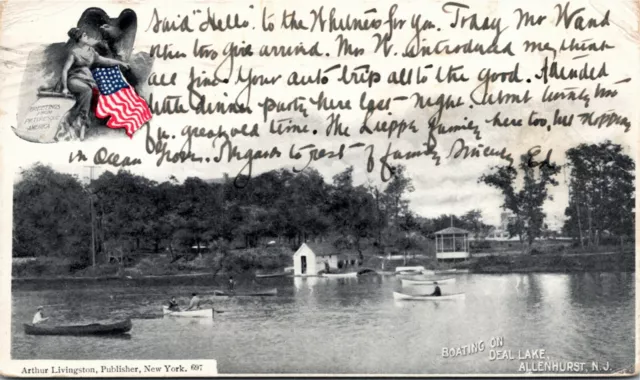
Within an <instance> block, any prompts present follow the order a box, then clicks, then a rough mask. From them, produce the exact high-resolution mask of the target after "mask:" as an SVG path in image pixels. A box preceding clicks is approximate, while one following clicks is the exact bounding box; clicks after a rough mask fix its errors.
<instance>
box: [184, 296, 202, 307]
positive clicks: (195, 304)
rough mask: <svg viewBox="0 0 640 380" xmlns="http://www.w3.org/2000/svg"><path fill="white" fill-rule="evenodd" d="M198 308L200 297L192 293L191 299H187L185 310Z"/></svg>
mask: <svg viewBox="0 0 640 380" xmlns="http://www.w3.org/2000/svg"><path fill="white" fill-rule="evenodd" d="M199 308H200V297H198V294H196V293H193V294H192V295H191V301H189V307H188V308H187V309H186V310H185V311H188V310H198V309H199Z"/></svg>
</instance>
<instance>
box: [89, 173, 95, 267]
mask: <svg viewBox="0 0 640 380" xmlns="http://www.w3.org/2000/svg"><path fill="white" fill-rule="evenodd" d="M93 168H95V166H89V203H90V207H91V266H94V267H95V266H96V223H95V211H94V207H93V189H92V187H91V185H92V184H93Z"/></svg>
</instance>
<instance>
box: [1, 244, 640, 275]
mask: <svg viewBox="0 0 640 380" xmlns="http://www.w3.org/2000/svg"><path fill="white" fill-rule="evenodd" d="M291 254H292V253H291V252H289V251H288V250H285V249H269V250H264V249H261V250H259V249H248V250H234V251H231V252H229V253H228V254H227V256H226V257H224V258H223V257H220V256H216V255H212V254H203V255H199V256H194V257H191V258H180V259H178V260H174V259H172V258H171V257H169V256H168V255H165V254H151V255H145V256H142V257H140V258H139V260H138V261H136V262H135V263H133V264H131V265H128V266H123V265H118V264H103V265H97V266H95V267H85V268H81V267H78V266H74V265H73V264H72V263H69V262H66V261H64V260H61V259H51V258H37V259H36V260H32V261H29V262H20V263H14V264H13V273H12V274H13V278H14V279H20V278H23V279H28V278H39V279H43V278H49V279H55V278H60V279H70V278H71V279H73V278H78V279H81V278H85V279H89V278H93V279H100V278H127V277H130V278H141V277H152V276H199V275H207V274H213V273H217V274H232V275H246V274H253V273H254V272H256V271H264V272H269V271H278V270H281V269H282V268H284V267H287V266H291V265H292V263H291ZM405 265H407V266H417V265H421V266H424V267H425V268H428V269H449V268H459V269H469V272H471V273H533V272H547V273H558V272H567V273H570V272H598V271H601V272H634V271H635V256H634V251H625V252H597V253H593V252H591V253H589V252H586V253H561V254H558V253H553V254H551V253H550V254H534V255H525V254H509V255H505V254H501V255H488V256H484V257H472V258H471V259H469V260H466V261H464V262H458V263H443V262H437V261H436V260H435V259H434V258H432V257H412V256H408V257H407V260H406V262H405V261H404V260H394V261H388V260H383V259H380V258H378V257H376V256H365V261H364V263H363V265H362V267H364V268H372V269H375V270H384V271H394V270H395V268H396V267H398V266H405Z"/></svg>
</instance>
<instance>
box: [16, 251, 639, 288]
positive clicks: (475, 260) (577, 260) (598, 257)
mask: <svg viewBox="0 0 640 380" xmlns="http://www.w3.org/2000/svg"><path fill="white" fill-rule="evenodd" d="M374 260H376V259H375V258H374ZM14 265H15V264H14ZM407 265H422V266H424V267H425V268H426V269H428V270H436V271H438V270H444V271H446V270H451V269H457V270H464V271H468V273H469V274H528V273H589V272H603V273H621V272H626V273H635V252H633V251H627V252H618V253H616V252H585V253H582V254H573V253H572V254H561V255H558V254H543V255H488V256H478V257H473V256H472V257H471V258H470V259H468V260H467V261H464V262H459V263H442V262H440V263H434V260H433V259H432V258H428V259H425V260H419V259H411V260H409V261H407ZM393 266H394V265H390V266H389V267H388V268H386V271H387V272H388V271H389V270H390V269H391V268H392V267H393ZM434 266H435V267H434ZM362 268H370V269H373V268H377V269H374V270H375V271H376V272H377V273H378V274H379V275H385V270H382V269H381V268H380V262H372V261H370V260H365V263H364V265H363V266H362ZM96 269H98V270H100V269H101V267H99V266H98V267H96ZM102 269H104V268H102ZM131 269H133V268H125V269H124V270H123V271H122V272H121V273H120V274H114V273H113V272H112V273H109V274H102V275H98V276H96V275H95V271H94V273H91V274H94V275H93V276H91V275H89V273H86V274H87V275H82V274H76V275H69V274H61V275H55V274H53V275H52V274H48V275H45V276H33V275H31V276H24V277H22V276H13V275H12V278H11V282H12V284H30V283H40V282H54V283H56V282H95V281H123V282H126V281H145V280H146V281H156V280H167V281H171V280H189V279H193V280H197V279H210V280H213V281H214V282H215V277H220V276H224V275H225V271H218V272H217V273H214V272H208V271H203V270H205V268H200V271H193V270H198V269H197V268H192V269H191V270H192V272H187V271H185V272H186V273H179V272H178V273H175V271H174V272H173V273H166V274H147V275H144V274H141V273H140V271H138V273H140V274H135V269H134V270H133V271H132V270H131ZM154 271H155V272H156V273H162V272H163V271H162V270H161V268H155V270H154ZM25 274H26V273H25ZM214 274H215V277H214ZM233 274H234V275H237V276H239V277H245V276H248V277H252V276H253V273H252V272H251V271H239V272H233ZM459 274H461V273H459ZM292 275H293V274H292ZM263 280H265V279H263Z"/></svg>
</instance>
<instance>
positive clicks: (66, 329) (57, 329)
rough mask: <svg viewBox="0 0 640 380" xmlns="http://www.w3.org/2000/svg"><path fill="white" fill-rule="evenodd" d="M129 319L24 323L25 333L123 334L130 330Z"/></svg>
mask: <svg viewBox="0 0 640 380" xmlns="http://www.w3.org/2000/svg"><path fill="white" fill-rule="evenodd" d="M131 326H132V325H131V319H128V318H127V319H126V320H123V321H117V322H113V323H91V324H86V325H61V326H47V325H32V324H28V323H25V324H24V332H25V334H27V335H113V334H124V333H126V332H128V331H129V330H131Z"/></svg>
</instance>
